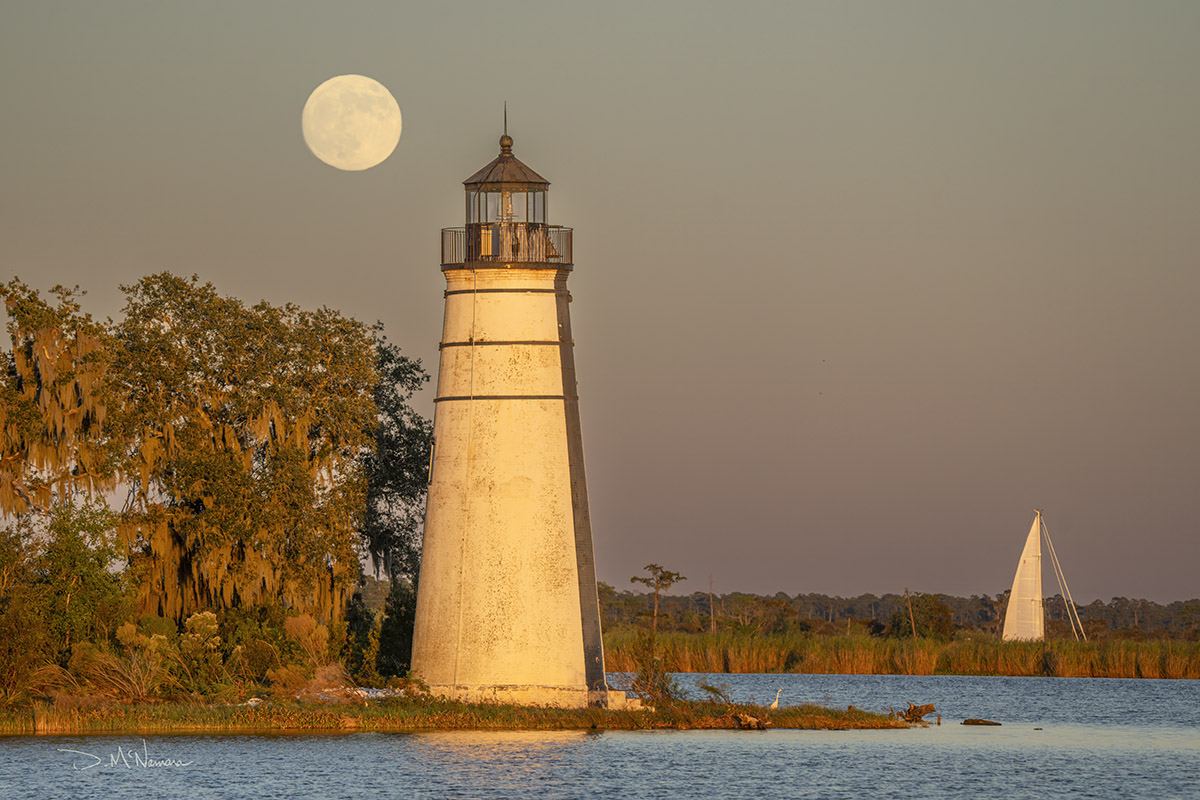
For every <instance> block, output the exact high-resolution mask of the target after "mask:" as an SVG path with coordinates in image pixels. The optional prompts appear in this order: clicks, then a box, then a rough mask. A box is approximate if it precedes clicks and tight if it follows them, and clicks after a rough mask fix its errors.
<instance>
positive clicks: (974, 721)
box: [962, 719, 1000, 725]
mask: <svg viewBox="0 0 1200 800" xmlns="http://www.w3.org/2000/svg"><path fill="white" fill-rule="evenodd" d="M962 724H963V725H999V724H1000V723H999V722H992V721H991V720H990V719H964V720H963V721H962Z"/></svg>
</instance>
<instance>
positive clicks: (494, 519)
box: [412, 130, 623, 707]
mask: <svg viewBox="0 0 1200 800" xmlns="http://www.w3.org/2000/svg"><path fill="white" fill-rule="evenodd" d="M463 184H464V186H465V188H466V219H465V225H464V226H463V227H461V228H445V229H443V230H442V272H443V274H444V275H445V278H446V291H445V317H444V322H443V327H442V341H441V346H440V351H441V359H440V364H439V367H438V381H437V396H436V398H435V401H434V402H435V404H436V405H435V411H434V441H433V450H432V455H431V457H430V471H429V494H428V505H427V508H426V512H425V534H424V536H425V540H424V548H423V552H422V556H421V572H420V582H419V586H418V590H417V610H416V625H415V630H414V634H413V655H412V667H413V671H414V672H415V673H416V674H417V675H418V676H420V678H421V679H423V680H424V681H425V683H426V684H427V685H428V686H429V688H430V690H431V691H432V692H433V693H434V694H436V695H440V696H444V697H451V698H455V699H460V700H466V701H472V702H479V701H484V702H510V703H520V704H526V705H554V706H575V707H578V706H585V705H587V704H588V703H589V702H591V703H603V704H608V703H610V702H611V701H613V700H616V699H617V698H616V696H615V695H619V694H620V693H613V695H612V696H610V694H609V693H608V692H607V691H606V689H607V687H606V684H605V680H604V651H603V645H602V643H601V640H600V611H599V603H598V600H597V594H596V571H595V565H594V562H593V551H592V527H591V518H590V516H589V513H588V495H587V480H586V478H585V476H584V468H583V435H582V432H581V429H580V418H579V396H578V392H577V389H576V383H575V356H574V340H573V339H572V334H571V316H570V310H569V309H570V302H571V295H570V293H569V292H568V290H567V278H568V277H569V276H570V274H571V271H572V269H573V261H572V254H571V244H572V229H571V228H566V227H562V226H559V225H551V224H549V222H548V220H549V215H548V191H547V190H548V189H549V186H550V182H549V181H547V180H546V179H545V178H543V177H542V176H541V175H539V174H538V173H536V172H534V171H533V170H532V169H530V168H529V167H528V166H526V165H525V164H524V163H522V162H521V161H520V160H519V159H518V158H517V157H516V156H515V155H513V140H512V137H510V136H509V135H508V133H507V130H506V131H505V134H504V135H503V136H502V137H501V138H500V154H499V155H498V156H497V157H496V158H495V159H494V160H492V161H491V163H489V164H488V165H487V166H485V167H483V169H481V170H479V171H478V172H476V173H475V174H474V175H472V176H471V177H469V178H467V179H466V180H465V181H463ZM622 697H623V695H622Z"/></svg>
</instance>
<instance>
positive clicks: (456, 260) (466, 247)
mask: <svg viewBox="0 0 1200 800" xmlns="http://www.w3.org/2000/svg"><path fill="white" fill-rule="evenodd" d="M572 232H573V231H572V229H571V228H564V227H563V226H561V225H543V224H541V223H536V222H507V223H505V222H501V223H495V224H480V225H468V226H467V227H465V228H442V266H444V267H457V266H464V265H466V264H472V263H478V262H492V263H500V264H553V265H555V266H569V265H571V264H573V263H575V262H574V261H573V260H572V258H571V234H572Z"/></svg>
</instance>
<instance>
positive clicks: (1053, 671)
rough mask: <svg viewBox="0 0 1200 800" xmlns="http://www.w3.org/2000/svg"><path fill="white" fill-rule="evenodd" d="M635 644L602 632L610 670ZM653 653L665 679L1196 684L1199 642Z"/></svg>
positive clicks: (889, 643)
mask: <svg viewBox="0 0 1200 800" xmlns="http://www.w3.org/2000/svg"><path fill="white" fill-rule="evenodd" d="M637 643H638V639H637V633H636V632H633V631H613V632H610V633H606V634H605V637H604V657H605V663H606V666H607V667H608V669H610V670H613V671H617V672H629V671H633V670H634V669H635V668H636V666H635V654H636V647H637ZM658 647H659V652H660V653H661V654H662V666H663V669H665V670H667V671H669V672H796V673H810V674H840V675H935V674H936V675H1016V676H1051V677H1060V678H1200V642H1181V641H1172V640H1150V641H1129V640H1103V641H1093V642H1076V641H1073V640H1063V639H1055V640H1049V641H1045V642H1001V641H999V640H997V639H993V638H983V639H960V640H954V641H949V642H942V641H937V640H934V639H918V640H915V641H914V640H913V639H885V638H879V637H871V636H865V635H863V636H840V637H835V636H811V635H809V636H806V635H792V636H782V635H761V636H751V635H744V634H741V635H739V634H731V633H718V634H705V633H700V634H686V633H664V634H659V635H658Z"/></svg>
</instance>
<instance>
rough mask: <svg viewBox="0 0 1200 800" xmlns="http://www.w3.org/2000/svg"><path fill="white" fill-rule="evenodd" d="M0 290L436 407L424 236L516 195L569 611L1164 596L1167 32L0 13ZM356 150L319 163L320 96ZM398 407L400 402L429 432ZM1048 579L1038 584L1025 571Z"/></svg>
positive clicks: (1182, 106)
mask: <svg viewBox="0 0 1200 800" xmlns="http://www.w3.org/2000/svg"><path fill="white" fill-rule="evenodd" d="M2 16H3V24H0V107H2V108H3V113H2V114H0V278H3V279H7V278H8V277H11V276H13V275H19V276H20V277H21V278H22V279H24V280H25V281H26V282H28V283H30V284H32V285H34V286H37V287H39V288H41V289H48V288H49V287H50V286H52V285H54V284H59V283H61V284H67V285H71V284H79V285H80V286H82V287H83V288H85V289H87V290H88V295H87V297H86V298H85V306H86V308H87V309H88V310H90V311H91V312H92V313H93V314H95V315H97V316H100V317H105V316H113V317H118V316H119V313H120V309H121V305H122V297H121V293H120V290H119V289H118V286H119V285H120V284H129V283H133V282H135V281H136V280H137V279H138V278H139V277H141V276H143V275H147V274H151V273H154V272H159V271H163V270H168V271H171V272H173V273H176V274H181V275H191V274H193V273H194V274H198V275H199V276H200V277H201V278H202V279H204V280H207V281H211V282H213V283H214V284H215V285H216V287H217V288H218V290H219V291H220V292H222V293H223V294H228V295H234V296H237V297H240V298H242V299H244V300H246V301H247V302H254V301H257V300H259V299H266V300H268V301H270V302H272V303H275V304H282V303H285V302H294V303H298V304H300V305H302V306H305V307H318V306H321V305H328V306H330V307H333V308H337V309H339V310H341V311H342V312H343V313H345V314H348V315H352V316H354V317H357V318H359V319H362V320H364V321H368V322H373V321H375V320H380V321H382V322H383V323H384V325H385V328H386V331H387V334H388V336H389V338H390V339H391V340H392V341H394V342H396V343H398V344H399V345H400V346H401V347H402V348H403V349H404V351H405V352H406V353H407V354H408V355H410V356H412V357H416V358H420V359H421V360H422V362H423V364H424V365H425V367H426V369H427V370H428V371H430V373H432V374H436V370H437V358H438V349H437V345H438V340H439V337H440V335H441V319H442V302H443V301H442V290H443V289H444V286H445V284H444V280H443V277H442V275H441V272H440V267H439V262H440V251H439V242H440V237H439V231H440V229H441V228H443V227H453V226H459V225H462V223H463V196H462V191H463V189H462V184H461V182H462V180H463V179H464V178H466V177H467V176H469V175H471V174H472V173H473V172H475V171H476V170H477V169H479V168H480V167H482V166H483V165H484V164H486V163H487V162H489V161H490V160H491V159H492V158H494V157H495V155H496V154H497V152H498V147H497V139H498V137H499V135H500V133H501V126H502V109H503V104H504V102H505V101H507V103H508V120H509V133H510V134H511V135H512V136H513V138H514V140H515V144H514V153H515V154H516V155H517V156H518V157H519V158H521V160H523V161H524V162H525V163H526V164H528V165H529V166H531V167H532V168H533V169H535V170H536V171H537V172H539V173H540V174H542V175H544V176H545V177H547V178H548V179H549V180H550V181H551V182H552V186H551V188H550V199H549V215H550V221H551V222H552V223H555V224H560V225H567V226H571V227H573V228H574V229H575V240H574V255H575V271H574V273H573V274H572V276H571V278H570V287H571V291H572V294H573V296H574V302H573V303H572V306H571V312H572V325H573V328H574V333H575V339H576V348H575V355H576V365H577V368H578V375H579V392H580V397H581V412H582V418H583V434H584V449H585V454H586V459H587V475H588V488H589V496H590V503H591V512H592V523H593V535H594V537H595V550H596V563H597V573H598V577H599V579H600V580H602V581H606V582H608V583H611V584H612V585H614V586H615V587H617V588H618V589H622V588H636V587H631V586H630V583H629V578H630V576H632V575H634V574H635V573H639V572H640V571H641V568H642V566H643V565H645V564H648V563H651V562H655V563H659V564H662V565H663V566H665V567H667V568H668V569H672V570H675V571H678V572H681V573H683V574H684V575H685V576H687V578H688V580H687V581H686V582H684V583H681V584H679V585H678V586H677V587H676V588H675V589H673V591H682V592H689V591H707V590H708V587H709V580H710V576H711V580H712V585H713V586H714V588H715V589H716V591H718V592H729V591H749V592H758V593H775V592H779V591H782V592H786V593H788V594H790V595H794V594H796V593H807V592H820V593H827V594H836V595H842V596H851V595H858V594H861V593H865V592H873V593H876V594H883V593H885V592H902V591H903V590H904V589H905V588H909V589H911V590H913V591H925V592H945V593H949V594H956V595H971V594H996V593H999V592H1002V591H1004V590H1005V589H1007V588H1009V587H1010V585H1011V583H1012V578H1013V573H1014V571H1015V568H1016V562H1017V559H1018V556H1019V555H1020V552H1021V548H1022V545H1023V543H1024V538H1025V535H1026V533H1027V531H1028V530H1029V526H1030V524H1031V522H1032V520H1033V509H1034V508H1041V509H1043V510H1044V512H1045V520H1046V524H1047V527H1048V529H1049V531H1050V533H1051V535H1052V537H1053V540H1054V544H1055V547H1056V549H1057V552H1058V555H1059V558H1060V559H1061V561H1062V564H1063V568H1064V571H1065V573H1066V577H1067V580H1068V581H1069V582H1070V588H1071V592H1072V594H1073V595H1074V597H1075V599H1076V600H1077V601H1080V602H1090V601H1092V600H1094V599H1101V600H1105V601H1107V600H1108V599H1109V598H1111V597H1115V596H1124V597H1131V598H1134V597H1137V598H1147V599H1151V600H1157V601H1171V600H1183V599H1188V598H1194V597H1197V596H1200V578H1198V577H1197V575H1200V569H1198V566H1200V500H1198V497H1200V492H1198V488H1200V464H1198V455H1200V419H1198V415H1200V358H1198V357H1197V348H1198V344H1200V313H1198V310H1197V307H1198V306H1200V270H1198V269H1197V267H1200V263H1198V262H1200V91H1197V88H1196V79H1197V76H1198V75H1200V47H1197V46H1196V42H1197V41H1198V40H1200V4H1197V3H1193V2H1188V1H1186V0H1185V1H1183V2H1165V1H1159V2H1155V1H1154V0H1147V1H1145V2H1136V3H1135V2H1119V3H1118V2H1104V1H1103V0H1079V1H1076V2H1066V1H1064V2H1056V3H1045V2H1019V1H1014V2H1006V3H974V2H972V3H967V2H926V1H921V0H907V1H906V2H896V3H874V2H855V1H854V0H831V1H830V2H803V1H802V0H796V1H795V2H766V3H764V2H756V1H755V0H748V1H747V2H739V3H729V2H721V3H716V2H702V1H701V0H692V1H691V2H667V1H666V0H663V1H661V2H645V0H642V2H624V0H617V1H615V2H605V3H594V2H589V3H574V2H559V3H531V2H523V1H522V0H512V1H511V2H501V3H497V2H494V0H493V1H492V2H475V1H474V0H456V2H454V3H427V4H422V3H395V2H382V1H380V2H341V3H336V4H335V3H314V2H299V1H297V0H289V1H288V2H282V1H280V0H275V1H271V0H260V1H259V2H254V3H245V2H241V1H240V0H239V2H206V3H154V2H148V1H143V2H126V1H124V0H106V2H103V3H95V2H44V1H42V0H38V1H37V2H26V1H25V0H16V1H15V2H7V3H6V4H5V9H4V12H3V15H2ZM346 73H358V74H363V75H367V76H370V77H372V78H374V79H376V80H378V81H380V82H381V83H383V84H384V85H385V86H387V87H388V88H389V89H390V91H391V93H392V94H393V95H394V96H395V98H396V100H397V101H398V103H399V105H400V108H401V109H402V112H403V114H404V129H403V135H402V136H401V139H400V142H399V145H398V146H397V148H396V150H395V152H394V153H393V154H392V156H391V157H390V158H389V159H388V160H386V161H384V162H383V163H382V164H380V165H379V166H377V167H374V168H372V169H369V170H366V171H363V172H343V171H339V170H337V169H334V168H332V167H330V166H327V165H326V164H324V163H322V162H321V161H319V160H318V159H317V158H315V157H314V156H313V155H312V153H311V152H310V151H309V150H308V149H307V147H306V146H305V144H304V141H303V139H302V137H301V132H300V114H301V110H302V109H303V107H304V103H305V100H306V99H307V98H308V95H309V94H310V93H311V92H312V90H313V89H314V88H316V87H317V86H318V85H319V84H320V83H322V82H323V81H325V80H326V79H328V78H330V77H333V76H335V75H340V74H346ZM432 400H433V396H432V393H431V392H426V393H424V394H423V395H422V396H420V397H418V398H417V405H418V409H419V410H420V411H421V412H422V413H424V414H426V415H427V416H432V413H433V402H432ZM1045 580H1046V582H1047V583H1046V585H1047V587H1048V588H1050V590H1051V591H1052V592H1053V591H1056V585H1054V583H1053V577H1052V575H1051V574H1050V573H1049V572H1047V574H1046V576H1045Z"/></svg>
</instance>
